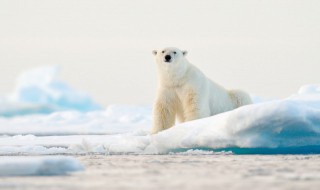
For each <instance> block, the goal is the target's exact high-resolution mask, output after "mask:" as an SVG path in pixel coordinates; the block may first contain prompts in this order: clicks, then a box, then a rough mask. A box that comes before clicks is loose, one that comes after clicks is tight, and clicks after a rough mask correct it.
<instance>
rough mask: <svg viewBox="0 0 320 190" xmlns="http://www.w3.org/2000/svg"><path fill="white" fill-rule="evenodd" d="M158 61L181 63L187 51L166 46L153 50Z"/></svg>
mask: <svg viewBox="0 0 320 190" xmlns="http://www.w3.org/2000/svg"><path fill="white" fill-rule="evenodd" d="M152 53H153V54H154V55H155V57H156V61H157V62H158V63H162V64H175V63H179V62H180V60H181V59H184V56H186V55H187V51H181V50H179V49H178V48H173V47H171V48H164V49H161V50H153V52H152Z"/></svg>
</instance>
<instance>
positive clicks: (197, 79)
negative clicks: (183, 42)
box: [152, 48, 252, 134]
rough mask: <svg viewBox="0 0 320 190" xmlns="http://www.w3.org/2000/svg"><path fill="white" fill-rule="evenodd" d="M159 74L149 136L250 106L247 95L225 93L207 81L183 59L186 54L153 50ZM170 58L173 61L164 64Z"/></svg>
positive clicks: (226, 91)
mask: <svg viewBox="0 0 320 190" xmlns="http://www.w3.org/2000/svg"><path fill="white" fill-rule="evenodd" d="M153 53H154V54H155V58H156V63H157V67H158V75H159V86H158V91H157V98H156V102H155V105H154V108H153V129H152V133H153V134H154V133H157V132H159V131H162V130H165V129H168V128H170V127H172V126H173V125H174V124H175V121H176V120H178V121H180V122H186V121H191V120H194V119H199V118H204V117H209V116H212V115H215V114H218V113H222V112H226V111H229V110H232V109H235V108H238V107H240V106H242V105H246V104H250V103H251V102H252V101H251V98H250V96H249V95H248V94H247V93H245V92H243V91H240V90H230V91H228V90H226V89H224V88H223V87H221V86H220V85H218V84H216V83H214V82H212V81H211V80H210V79H208V78H207V77H206V76H205V75H204V74H203V73H202V72H201V71H200V70H199V69H198V68H197V67H195V66H194V65H192V64H190V63H189V62H188V60H187V59H186V58H185V55H186V54H187V52H186V51H181V50H179V49H177V48H165V49H162V50H158V51H153ZM166 55H170V56H171V57H172V60H171V61H170V62H166V61H165V56H166Z"/></svg>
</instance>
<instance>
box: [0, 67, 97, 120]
mask: <svg viewBox="0 0 320 190" xmlns="http://www.w3.org/2000/svg"><path fill="white" fill-rule="evenodd" d="M59 72H60V68H59V67H58V66H47V67H40V68H36V69H32V70H29V71H26V72H25V73H23V74H21V76H20V77H19V78H18V80H17V85H16V87H15V91H14V92H13V93H11V94H10V95H8V96H7V97H2V98H0V115H1V116H5V117H10V116H16V115H26V114H36V113H42V114H48V113H52V112H54V111H61V110H77V111H81V112H86V111H93V110H99V109H100V108H101V107H100V106H99V105H98V104H97V103H95V102H94V101H93V100H92V99H91V98H90V96H89V95H87V94H86V93H83V92H80V91H77V90H75V89H73V88H71V87H70V86H69V85H68V84H66V83H65V82H63V81H61V80H59V79H58V74H59Z"/></svg>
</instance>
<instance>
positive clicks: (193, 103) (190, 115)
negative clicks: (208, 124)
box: [183, 90, 200, 122]
mask: <svg viewBox="0 0 320 190" xmlns="http://www.w3.org/2000/svg"><path fill="white" fill-rule="evenodd" d="M183 112H184V119H185V122H186V121H192V120H195V119H199V117H200V108H199V102H198V96H197V93H196V92H195V91H194V90H187V91H186V92H185V96H184V99H183Z"/></svg>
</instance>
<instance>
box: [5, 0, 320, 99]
mask: <svg viewBox="0 0 320 190" xmlns="http://www.w3.org/2000/svg"><path fill="white" fill-rule="evenodd" d="M166 46H174V47H178V48H180V49H183V50H188V52H189V53H188V59H189V61H190V62H191V63H193V64H194V65H196V66H197V67H198V68H200V69H201V70H202V71H203V72H204V73H205V74H206V75H207V76H208V77H209V78H211V79H212V80H213V81H215V82H217V83H219V84H221V85H222V86H224V87H226V88H240V89H244V90H246V91H248V92H249V93H252V94H256V95H259V96H263V97H273V98H283V97H287V96H289V95H290V94H293V93H295V92H296V91H297V90H298V89H299V87H300V86H302V85H304V84H311V83H320V72H319V71H320V1H319V0H313V1H312V0H242V1H239V0H234V1H230V0H199V1H196V0H160V1H159V0H157V1H155V0H134V1H133V0H114V1H106V0H101V1H98V0H54V1H47V0H28V1H16V0H1V1H0V64H1V69H0V95H5V94H7V93H9V92H11V91H12V90H13V89H14V85H15V79H16V78H17V76H18V75H19V74H20V73H21V72H23V71H24V70H26V69H30V68H34V67H38V66H44V65H61V66H62V68H63V70H62V73H61V79H63V80H65V81H67V82H68V83H69V84H70V85H71V86H74V87H75V88H76V89H79V90H82V91H85V92H87V93H89V94H90V95H91V96H92V97H93V99H95V100H96V101H97V102H99V103H101V104H103V105H108V104H140V105H150V104H152V102H153V100H154V98H155V92H156V85H157V76H156V67H155V62H154V59H153V55H152V53H151V52H152V50H153V49H157V48H162V47H166Z"/></svg>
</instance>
